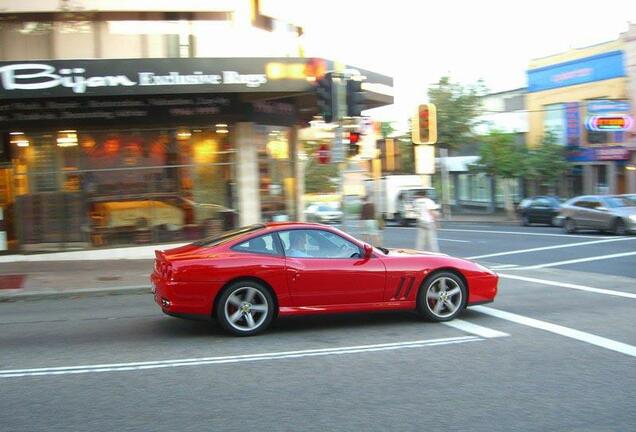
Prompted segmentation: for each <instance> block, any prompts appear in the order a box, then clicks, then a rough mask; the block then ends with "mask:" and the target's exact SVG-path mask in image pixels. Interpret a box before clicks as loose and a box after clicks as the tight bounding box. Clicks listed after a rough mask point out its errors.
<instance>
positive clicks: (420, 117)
mask: <svg viewBox="0 0 636 432" xmlns="http://www.w3.org/2000/svg"><path fill="white" fill-rule="evenodd" d="M411 139H412V141H413V142H414V143H415V144H435V143H436V142H437V109H436V108H435V105H433V104H421V105H419V106H418V107H417V113H416V114H415V117H413V124H412V125H411Z"/></svg>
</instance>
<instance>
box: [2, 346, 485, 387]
mask: <svg viewBox="0 0 636 432" xmlns="http://www.w3.org/2000/svg"><path fill="white" fill-rule="evenodd" d="M483 340H485V339H482V338H479V337H476V336H460V337H451V338H440V339H424V340H416V341H405V342H394V343H385V344H374V345H359V346H347V347H336V348H319V349H309V350H299V351H281V352H269V353H261V354H243V355H235V356H220V357H202V358H191V359H175V360H157V361H146V362H132V363H112V364H96V365H84V366H61V367H51V368H33V369H12V370H0V378H16V377H26V376H46V375H68V374H82V373H97V372H120V371H133V370H147V369H160V368H168V367H182V366H200V365H211V364H227V363H239V362H250V361H259V360H282V359H291V358H303V357H316V356H327V355H342V354H357V353H366V352H378V351H392V350H398V349H406V348H422V347H429V346H440V345H451V344H458V343H465V342H478V341H483Z"/></svg>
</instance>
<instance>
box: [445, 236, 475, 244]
mask: <svg viewBox="0 0 636 432" xmlns="http://www.w3.org/2000/svg"><path fill="white" fill-rule="evenodd" d="M437 240H440V241H447V242H455V243H472V242H471V241H470V240H455V239H447V238H439V237H438V238H437Z"/></svg>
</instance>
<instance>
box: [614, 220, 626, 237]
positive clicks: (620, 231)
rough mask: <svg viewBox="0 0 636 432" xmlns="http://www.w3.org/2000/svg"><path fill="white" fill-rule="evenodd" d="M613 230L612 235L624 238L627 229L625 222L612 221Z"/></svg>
mask: <svg viewBox="0 0 636 432" xmlns="http://www.w3.org/2000/svg"><path fill="white" fill-rule="evenodd" d="M613 228H614V229H613V231H614V234H616V235H617V236H624V235H625V234H627V227H626V226H625V222H623V219H616V220H615V221H614V227H613Z"/></svg>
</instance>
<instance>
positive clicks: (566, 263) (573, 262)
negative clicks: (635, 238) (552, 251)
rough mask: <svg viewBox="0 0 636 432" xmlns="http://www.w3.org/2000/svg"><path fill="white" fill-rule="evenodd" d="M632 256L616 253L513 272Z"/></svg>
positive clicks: (534, 266)
mask: <svg viewBox="0 0 636 432" xmlns="http://www.w3.org/2000/svg"><path fill="white" fill-rule="evenodd" d="M632 255H636V252H623V253H616V254H610V255H598V256H592V257H586V258H577V259H571V260H565V261H556V262H551V263H545V264H536V265H531V266H526V267H519V268H515V270H532V269H540V268H546V267H556V266H560V265H568V264H577V263H582V262H589V261H600V260H606V259H612V258H620V257H626V256H632Z"/></svg>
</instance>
